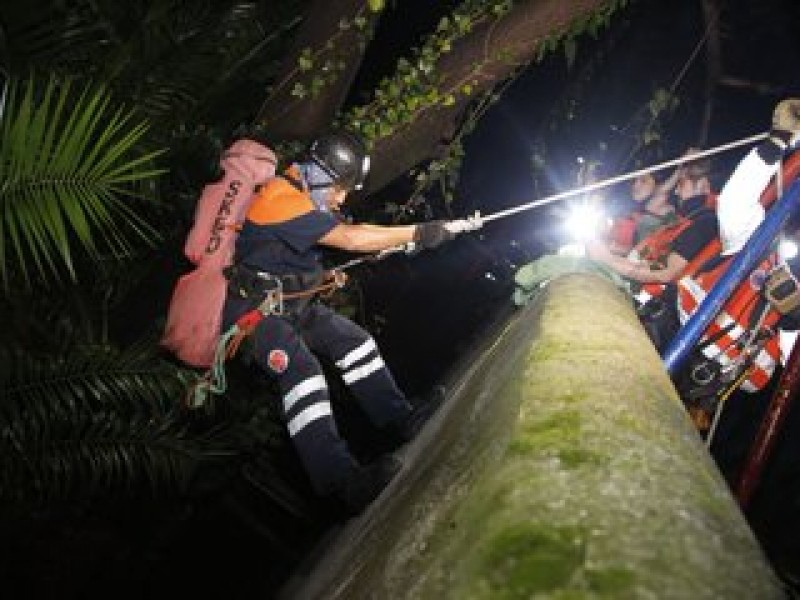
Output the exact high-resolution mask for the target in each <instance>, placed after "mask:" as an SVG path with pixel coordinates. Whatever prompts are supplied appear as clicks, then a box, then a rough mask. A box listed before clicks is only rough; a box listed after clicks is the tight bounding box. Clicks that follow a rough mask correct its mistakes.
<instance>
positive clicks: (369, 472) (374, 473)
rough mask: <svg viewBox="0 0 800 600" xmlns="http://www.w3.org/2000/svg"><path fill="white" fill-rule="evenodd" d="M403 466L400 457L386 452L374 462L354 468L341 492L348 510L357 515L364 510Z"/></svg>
mask: <svg viewBox="0 0 800 600" xmlns="http://www.w3.org/2000/svg"><path fill="white" fill-rule="evenodd" d="M402 466H403V463H402V462H401V461H400V460H399V459H397V458H395V457H394V456H392V455H391V454H384V455H383V456H381V457H379V458H378V459H377V460H375V461H374V462H372V463H370V464H368V465H366V466H363V467H357V468H356V469H354V470H353V471H352V473H351V474H350V476H349V477H348V478H347V481H346V482H345V485H344V488H343V489H342V492H341V496H342V500H343V501H344V504H345V506H346V507H347V510H348V512H349V513H350V514H351V515H357V514H358V513H360V512H361V511H363V510H364V509H365V508H366V507H367V506H368V505H369V504H370V503H371V502H372V501H373V500H375V498H377V497H378V496H380V493H381V492H382V491H383V490H384V488H385V487H386V486H387V485H389V482H390V481H391V480H392V479H393V478H394V476H395V475H397V472H398V471H399V470H400V469H401V468H402Z"/></svg>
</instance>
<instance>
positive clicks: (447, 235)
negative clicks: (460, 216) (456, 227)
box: [414, 221, 456, 248]
mask: <svg viewBox="0 0 800 600" xmlns="http://www.w3.org/2000/svg"><path fill="white" fill-rule="evenodd" d="M446 223H447V221H426V222H425V223H419V224H417V226H416V228H415V229H414V242H415V243H416V244H417V245H418V246H419V247H420V248H436V246H438V245H440V244H443V243H444V242H449V241H450V240H452V239H453V238H455V237H456V234H455V233H453V232H452V231H450V230H449V229H447V228H446V227H445V224H446Z"/></svg>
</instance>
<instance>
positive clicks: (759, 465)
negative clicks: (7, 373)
mask: <svg viewBox="0 0 800 600" xmlns="http://www.w3.org/2000/svg"><path fill="white" fill-rule="evenodd" d="M798 384H800V344H798V343H795V345H794V348H793V349H792V353H791V354H790V355H789V360H788V361H787V363H786V368H785V369H784V370H783V373H782V374H781V380H780V382H779V383H778V387H777V388H776V390H775V393H774V394H773V395H772V399H771V400H770V403H769V406H768V407H767V412H766V414H765V415H764V419H763V420H762V421H761V426H760V427H759V429H758V433H757V434H756V439H755V440H754V441H753V445H752V446H751V447H750V452H749V453H748V455H747V460H746V461H745V464H744V468H743V469H742V474H741V477H740V479H739V482H738V483H737V485H736V499H737V500H738V501H739V506H741V507H742V509H746V508H747V507H748V506H749V504H750V499H751V498H752V497H753V492H755V489H756V487H758V483H759V481H760V480H761V473H762V471H763V470H764V466H765V465H766V463H767V461H768V460H769V457H770V455H771V454H772V449H773V447H774V446H775V441H776V440H777V437H778V434H779V433H780V431H781V428H782V427H783V423H784V421H785V420H786V416H787V415H788V414H789V409H790V408H791V406H792V399H793V398H794V395H795V392H796V390H797V388H798Z"/></svg>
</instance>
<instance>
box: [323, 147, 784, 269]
mask: <svg viewBox="0 0 800 600" xmlns="http://www.w3.org/2000/svg"><path fill="white" fill-rule="evenodd" d="M768 135H769V134H768V133H767V132H764V133H757V134H755V135H751V136H750V137H747V138H742V139H740V140H735V141H733V142H729V143H727V144H723V145H721V146H716V147H714V148H709V149H707V150H701V151H699V152H694V153H692V154H688V155H684V156H681V157H679V158H675V159H673V160H668V161H666V162H662V163H659V164H657V165H653V166H652V167H646V168H644V169H639V170H638V171H631V172H628V173H624V174H622V175H618V176H617V177H611V178H610V179H604V180H603V181H598V182H596V183H592V184H590V185H587V186H584V187H582V188H578V189H575V190H568V191H566V192H560V193H558V194H553V195H551V196H546V197H545V198H540V199H539V200H534V201H533V202H528V203H527V204H522V205H520V206H514V207H512V208H507V209H505V210H501V211H499V212H496V213H494V214H491V215H485V216H484V215H478V214H476V216H475V217H472V218H476V219H480V221H481V222H482V223H488V222H490V221H496V220H497V219H503V218H505V217H510V216H511V215H515V214H517V213H519V212H522V211H525V210H531V209H532V208H538V207H539V206H544V205H545V204H551V203H553V202H556V201H558V200H563V199H564V198H571V197H572V196H578V195H580V194H586V193H589V192H593V191H595V190H599V189H601V188H604V187H608V186H610V185H614V184H616V183H620V182H622V181H628V180H629V179H635V178H637V177H640V176H641V175H646V174H647V173H653V172H655V171H660V170H662V169H668V168H670V167H675V166H678V165H682V164H684V163H687V162H692V161H695V160H698V159H701V158H705V157H706V156H713V155H714V154H720V153H722V152H725V151H727V150H731V149H732V148H738V147H739V146H747V145H748V144H754V143H756V142H760V141H761V140H763V139H765V138H766V137H767V136H768ZM409 250H413V247H411V248H409V245H408V244H404V245H402V246H395V247H393V248H388V249H386V250H383V251H381V252H379V253H378V254H377V255H374V256H364V257H359V258H354V259H353V260H350V261H348V262H346V263H344V264H341V265H339V266H338V267H335V269H336V270H338V271H344V270H346V269H349V268H351V267H355V266H356V265H360V264H361V263H363V262H367V261H375V260H381V259H383V258H385V257H386V256H388V255H390V254H395V253H397V252H407V253H408V252H409Z"/></svg>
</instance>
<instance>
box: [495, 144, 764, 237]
mask: <svg viewBox="0 0 800 600" xmlns="http://www.w3.org/2000/svg"><path fill="white" fill-rule="evenodd" d="M767 135H769V134H768V133H766V132H765V133H758V134H755V135H751V136H750V137H747V138H742V139H740V140H736V141H733V142H729V143H727V144H723V145H721V146H716V147H715V148H709V149H708V150H702V151H700V152H697V153H693V154H690V155H686V156H681V157H680V158H675V159H673V160H668V161H666V162H663V163H660V164H657V165H653V166H652V167H647V168H645V169H639V170H638V171H631V172H628V173H624V174H622V175H618V176H617V177H611V178H610V179H604V180H603V181H598V182H596V183H592V184H590V185H587V186H584V187H582V188H578V189H576V190H568V191H566V192H560V193H558V194H553V195H552V196H547V197H545V198H541V199H539V200H534V201H533V202H528V203H527V204H522V205H520V206H514V207H512V208H508V209H506V210H501V211H499V212H496V213H494V214H492V215H486V216H481V220H482V221H483V222H484V223H488V222H489V221H495V220H497V219H502V218H504V217H508V216H511V215H515V214H517V213H519V212H522V211H525V210H530V209H532V208H538V207H539V206H544V205H545V204H551V203H552V202H556V201H557V200H563V199H564V198H570V197H572V196H578V195H580V194H586V193H589V192H593V191H595V190H599V189H601V188H604V187H608V186H610V185H614V184H616V183H620V182H621V181H628V180H629V179H635V178H636V177H639V176H641V175H646V174H647V173H653V172H654V171H660V170H662V169H667V168H669V167H674V166H677V165H681V164H683V163H686V162H692V161H695V160H698V159H700V158H705V157H706V156H712V155H714V154H719V153H721V152H725V151H726V150H730V149H731V148H736V147H738V146H746V145H748V144H754V143H756V142H760V141H761V140H763V139H765V138H766V137H767Z"/></svg>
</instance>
